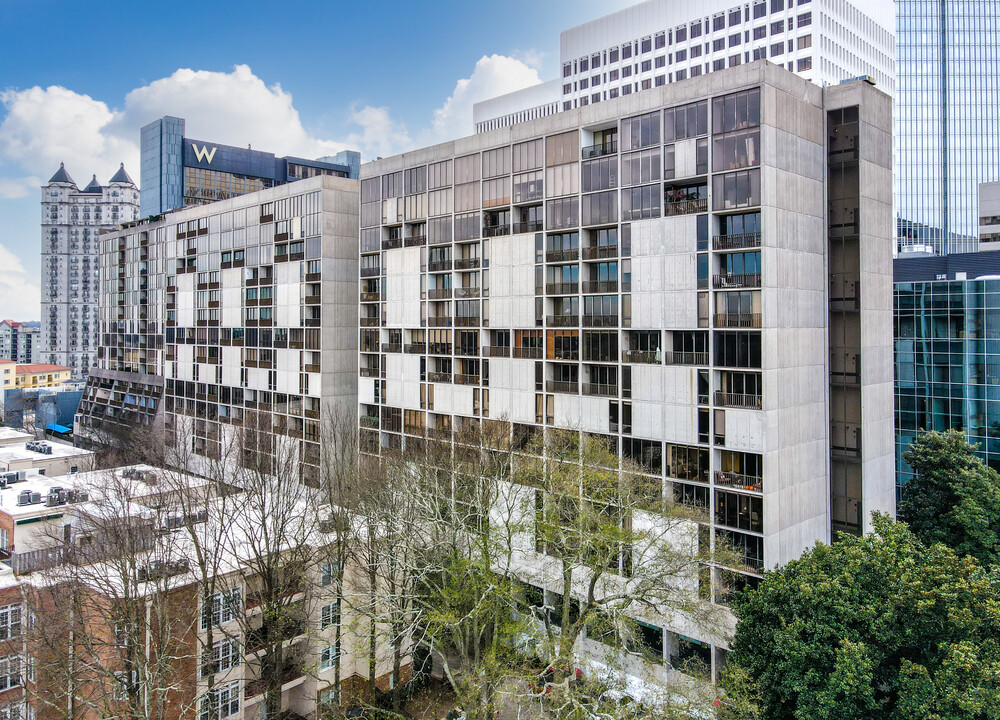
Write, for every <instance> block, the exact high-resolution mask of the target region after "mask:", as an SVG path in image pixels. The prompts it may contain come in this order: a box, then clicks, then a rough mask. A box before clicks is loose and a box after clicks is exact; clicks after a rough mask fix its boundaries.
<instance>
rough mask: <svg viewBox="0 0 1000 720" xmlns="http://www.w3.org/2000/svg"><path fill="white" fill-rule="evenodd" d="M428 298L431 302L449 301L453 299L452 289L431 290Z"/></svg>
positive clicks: (428, 292)
mask: <svg viewBox="0 0 1000 720" xmlns="http://www.w3.org/2000/svg"><path fill="white" fill-rule="evenodd" d="M427 297H428V298H429V299H431V300H447V299H449V298H450V297H451V288H431V289H430V290H428V291H427Z"/></svg>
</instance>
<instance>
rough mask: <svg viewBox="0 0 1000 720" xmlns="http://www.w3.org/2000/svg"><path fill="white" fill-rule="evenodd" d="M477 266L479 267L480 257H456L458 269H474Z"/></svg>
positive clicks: (456, 267)
mask: <svg viewBox="0 0 1000 720" xmlns="http://www.w3.org/2000/svg"><path fill="white" fill-rule="evenodd" d="M477 267H479V258H477V257H467V258H455V269H456V270H474V269H475V268H477Z"/></svg>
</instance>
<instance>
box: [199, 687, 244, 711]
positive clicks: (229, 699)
mask: <svg viewBox="0 0 1000 720" xmlns="http://www.w3.org/2000/svg"><path fill="white" fill-rule="evenodd" d="M239 711H240V682H239V680H236V681H234V682H231V683H227V684H225V685H222V686H220V687H217V688H215V689H214V690H212V691H211V692H208V693H205V694H204V695H202V696H201V702H200V703H199V707H198V720H217V719H218V718H225V717H229V716H231V715H235V714H236V713H238V712H239Z"/></svg>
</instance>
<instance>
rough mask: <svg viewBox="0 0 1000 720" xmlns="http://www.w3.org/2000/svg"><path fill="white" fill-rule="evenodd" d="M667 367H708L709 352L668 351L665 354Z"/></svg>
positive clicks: (664, 358) (664, 359) (664, 360)
mask: <svg viewBox="0 0 1000 720" xmlns="http://www.w3.org/2000/svg"><path fill="white" fill-rule="evenodd" d="M663 362H665V363H666V364H667V365H708V353H707V352H695V351H677V350H668V351H667V352H665V353H663Z"/></svg>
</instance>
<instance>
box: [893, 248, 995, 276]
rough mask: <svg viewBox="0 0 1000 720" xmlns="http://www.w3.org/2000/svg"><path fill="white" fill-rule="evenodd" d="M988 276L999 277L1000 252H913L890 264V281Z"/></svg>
mask: <svg viewBox="0 0 1000 720" xmlns="http://www.w3.org/2000/svg"><path fill="white" fill-rule="evenodd" d="M987 279H988V280H997V279H1000V252H989V251H984V252H971V253H949V254H948V255H930V254H921V255H917V254H915V253H914V254H912V255H900V256H899V257H897V258H896V259H895V260H893V263H892V280H893V282H896V283H901V282H933V281H935V280H938V281H943V280H987Z"/></svg>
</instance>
